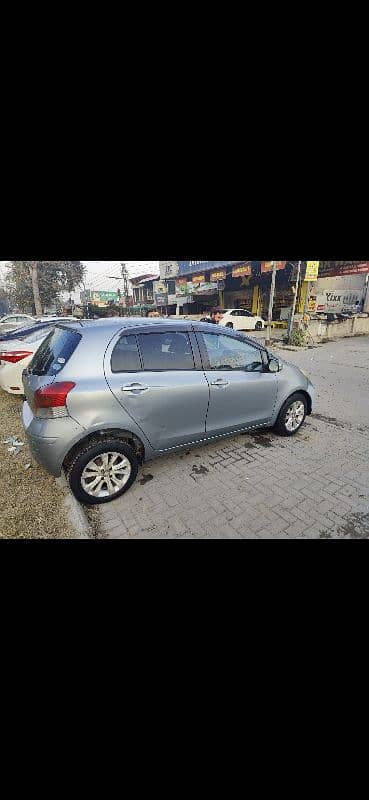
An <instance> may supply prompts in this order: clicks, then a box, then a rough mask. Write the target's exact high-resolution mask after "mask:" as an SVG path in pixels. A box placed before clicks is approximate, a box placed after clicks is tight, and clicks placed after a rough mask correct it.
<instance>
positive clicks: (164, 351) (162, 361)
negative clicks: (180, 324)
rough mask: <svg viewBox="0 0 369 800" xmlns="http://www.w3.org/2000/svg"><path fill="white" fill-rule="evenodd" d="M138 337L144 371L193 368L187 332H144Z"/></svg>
mask: <svg viewBox="0 0 369 800" xmlns="http://www.w3.org/2000/svg"><path fill="white" fill-rule="evenodd" d="M139 339H140V347H141V353H142V359H143V368H144V370H145V371H146V372H154V371H157V370H183V369H194V360H193V354H192V348H191V343H190V340H189V337H188V335H187V333H146V334H142V335H141V336H140V337H139Z"/></svg>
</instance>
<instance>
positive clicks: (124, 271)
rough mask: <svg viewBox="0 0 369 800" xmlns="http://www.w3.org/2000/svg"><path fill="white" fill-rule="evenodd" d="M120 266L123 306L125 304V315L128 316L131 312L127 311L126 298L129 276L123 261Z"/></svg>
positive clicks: (127, 296) (127, 295)
mask: <svg viewBox="0 0 369 800" xmlns="http://www.w3.org/2000/svg"><path fill="white" fill-rule="evenodd" d="M121 265H122V278H123V291H124V304H125V308H126V312H127V314H128V315H129V316H130V311H131V310H130V309H129V311H128V298H129V288H128V284H129V276H128V272H127V267H126V265H125V263H124V261H122V262H121Z"/></svg>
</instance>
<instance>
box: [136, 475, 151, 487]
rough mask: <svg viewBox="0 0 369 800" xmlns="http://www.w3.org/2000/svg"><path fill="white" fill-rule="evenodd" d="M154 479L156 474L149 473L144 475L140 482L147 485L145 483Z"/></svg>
mask: <svg viewBox="0 0 369 800" xmlns="http://www.w3.org/2000/svg"><path fill="white" fill-rule="evenodd" d="M152 480H154V476H153V475H150V474H147V475H143V476H142V478H141V480H140V481H139V483H140V484H141V486H145V483H148V482H149V481H152Z"/></svg>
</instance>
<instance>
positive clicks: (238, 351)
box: [202, 333, 263, 372]
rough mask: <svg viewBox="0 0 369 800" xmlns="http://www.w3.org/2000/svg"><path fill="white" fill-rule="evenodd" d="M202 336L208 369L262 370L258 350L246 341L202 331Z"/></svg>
mask: <svg viewBox="0 0 369 800" xmlns="http://www.w3.org/2000/svg"><path fill="white" fill-rule="evenodd" d="M202 338H203V340H204V344H205V347H206V351H207V354H208V358H209V362H210V369H212V370H215V369H217V370H219V369H234V370H242V371H244V372H261V371H262V369H263V361H262V357H261V353H260V350H258V349H257V348H256V347H252V345H250V344H247V342H242V341H239V340H238V339H233V338H232V337H230V336H222V335H217V334H211V333H203V334H202Z"/></svg>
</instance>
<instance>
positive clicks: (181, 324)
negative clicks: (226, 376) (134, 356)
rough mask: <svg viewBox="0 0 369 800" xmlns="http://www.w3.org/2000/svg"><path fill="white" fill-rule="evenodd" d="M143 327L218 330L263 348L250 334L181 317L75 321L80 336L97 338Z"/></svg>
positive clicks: (138, 329)
mask: <svg viewBox="0 0 369 800" xmlns="http://www.w3.org/2000/svg"><path fill="white" fill-rule="evenodd" d="M61 325H63V323H61ZM145 328H146V329H151V330H154V329H156V330H157V331H158V332H160V333H165V332H166V331H173V332H174V331H182V332H183V331H188V332H189V333H190V332H191V331H199V332H200V331H203V332H204V333H205V332H207V333H211V334H214V333H217V332H219V334H221V335H222V336H229V337H231V338H233V339H235V338H237V339H242V340H243V341H249V342H251V343H252V344H253V345H256V346H257V347H260V348H261V349H262V350H265V348H264V346H263V345H262V344H261V342H260V341H257V340H256V339H253V338H252V337H251V336H246V335H245V334H244V333H242V332H241V331H234V330H230V329H228V328H225V327H222V326H216V325H214V324H213V323H209V322H197V321H195V320H190V319H189V320H186V319H182V318H181V317H179V318H178V319H166V318H165V317H160V318H159V319H156V318H154V317H151V318H147V317H105V318H103V319H98V320H80V321H79V322H78V323H76V330H77V331H78V333H80V334H82V336H83V334H84V333H86V334H87V335H89V334H90V333H91V334H92V335H93V334H95V335H96V337H97V338H101V334H102V333H104V334H105V335H106V336H110V335H111V336H114V333H115V332H116V330H117V329H118V330H119V329H120V330H122V331H129V330H131V331H132V333H133V331H134V332H135V333H140V331H141V330H144V329H145Z"/></svg>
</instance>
